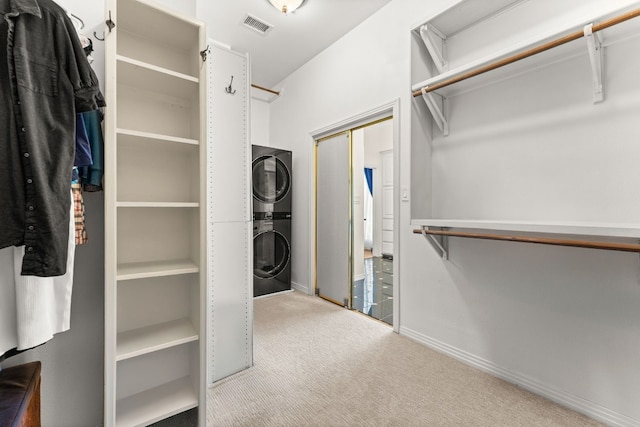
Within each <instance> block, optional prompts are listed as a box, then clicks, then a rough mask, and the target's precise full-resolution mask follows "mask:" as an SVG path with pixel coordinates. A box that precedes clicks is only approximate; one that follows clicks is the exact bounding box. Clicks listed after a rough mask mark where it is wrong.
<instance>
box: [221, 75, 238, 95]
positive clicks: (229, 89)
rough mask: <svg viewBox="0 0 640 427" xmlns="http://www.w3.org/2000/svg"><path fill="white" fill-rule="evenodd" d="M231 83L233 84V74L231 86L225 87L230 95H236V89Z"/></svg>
mask: <svg viewBox="0 0 640 427" xmlns="http://www.w3.org/2000/svg"><path fill="white" fill-rule="evenodd" d="M231 85H233V76H231V81H230V82H229V86H227V87H225V88H224V91H225V92H227V93H228V94H229V95H234V94H235V93H236V91H235V90H234V89H233V88H232V87H231Z"/></svg>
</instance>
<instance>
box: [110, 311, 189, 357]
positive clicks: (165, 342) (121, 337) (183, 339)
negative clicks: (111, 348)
mask: <svg viewBox="0 0 640 427" xmlns="http://www.w3.org/2000/svg"><path fill="white" fill-rule="evenodd" d="M117 340H118V341H117V349H116V361H121V360H126V359H130V358H132V357H137V356H142V355H143V354H148V353H152V352H154V351H159V350H164V349H166V348H170V347H175V346H178V345H182V344H186V343H189V342H192V341H197V340H198V334H197V332H196V330H195V329H194V327H193V325H192V324H191V322H190V321H189V320H188V319H179V320H174V321H171V322H165V323H160V324H157V325H151V326H146V327H144V328H139V329H133V330H131V331H126V332H121V333H119V334H118V338H117Z"/></svg>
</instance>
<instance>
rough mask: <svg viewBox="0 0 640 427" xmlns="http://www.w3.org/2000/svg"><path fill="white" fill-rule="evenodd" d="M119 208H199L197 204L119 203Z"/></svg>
mask: <svg viewBox="0 0 640 427" xmlns="http://www.w3.org/2000/svg"><path fill="white" fill-rule="evenodd" d="M116 206H117V207H119V208H199V207H200V203H197V202H117V203H116Z"/></svg>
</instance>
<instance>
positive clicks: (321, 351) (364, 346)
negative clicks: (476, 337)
mask: <svg viewBox="0 0 640 427" xmlns="http://www.w3.org/2000/svg"><path fill="white" fill-rule="evenodd" d="M207 421H208V422H207V425H208V426H595V425H600V424H598V423H596V422H595V421H593V420H590V419H589V418H586V417H584V416H583V415H580V414H578V413H576V412H573V411H570V410H568V409H565V408H562V407H560V406H558V405H556V404H554V403H552V402H549V401H547V400H545V399H543V398H541V397H538V396H536V395H533V394H531V393H529V392H527V391H524V390H522V389H520V388H518V387H516V386H514V385H511V384H509V383H506V382H504V381H501V380H498V379H496V378H493V377H491V376H489V375H487V374H484V373H482V372H480V371H477V370H475V369H473V368H471V367H468V366H466V365H464V364H462V363H460V362H458V361H455V360H453V359H451V358H449V357H447V356H444V355H442V354H439V353H436V352H434V351H431V350H430V349H428V348H426V347H424V346H423V345H421V344H418V343H415V342H413V341H411V340H409V339H407V338H405V337H401V336H399V335H397V334H394V333H393V332H392V331H391V329H390V328H389V327H388V326H386V325H384V324H382V323H380V322H377V321H375V320H372V319H369V318H367V317H365V316H364V315H361V314H358V313H355V312H351V311H348V310H346V309H344V308H340V307H338V306H336V305H333V304H331V303H328V302H326V301H324V300H321V299H319V298H316V297H310V296H307V295H303V294H301V293H299V292H292V293H284V294H278V295H274V296H271V297H267V298H261V299H257V300H256V301H255V347H254V366H253V367H252V368H250V369H248V370H246V371H243V372H241V373H239V374H236V375H234V376H232V377H229V378H226V379H224V380H222V381H219V382H218V383H216V384H215V385H214V387H213V388H211V389H210V390H209V394H208V420H207Z"/></svg>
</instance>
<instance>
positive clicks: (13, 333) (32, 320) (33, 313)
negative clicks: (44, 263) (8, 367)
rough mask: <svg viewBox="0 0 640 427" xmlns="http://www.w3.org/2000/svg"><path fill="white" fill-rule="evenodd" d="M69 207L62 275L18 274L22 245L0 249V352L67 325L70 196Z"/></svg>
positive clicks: (71, 243)
mask: <svg viewBox="0 0 640 427" xmlns="http://www.w3.org/2000/svg"><path fill="white" fill-rule="evenodd" d="M70 211H71V215H70V220H69V244H68V247H67V250H68V254H67V272H66V273H65V274H64V275H63V276H56V277H36V276H21V275H20V271H21V268H22V257H23V256H24V246H20V247H14V248H5V249H2V250H0V295H2V296H3V298H1V299H2V300H3V302H0V309H1V312H0V313H1V314H0V320H1V321H2V324H1V325H0V354H2V353H5V352H6V351H7V350H10V349H12V348H16V347H17V349H18V350H26V349H29V348H33V347H36V346H38V345H40V344H44V343H45V342H47V341H49V340H50V339H51V338H53V336H54V335H55V334H57V333H60V332H64V331H66V330H68V329H69V327H70V325H71V291H72V287H73V266H74V260H75V256H74V255H75V246H76V245H75V227H74V217H73V196H72V199H71V207H70ZM5 295H6V296H7V298H4V296H5Z"/></svg>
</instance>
